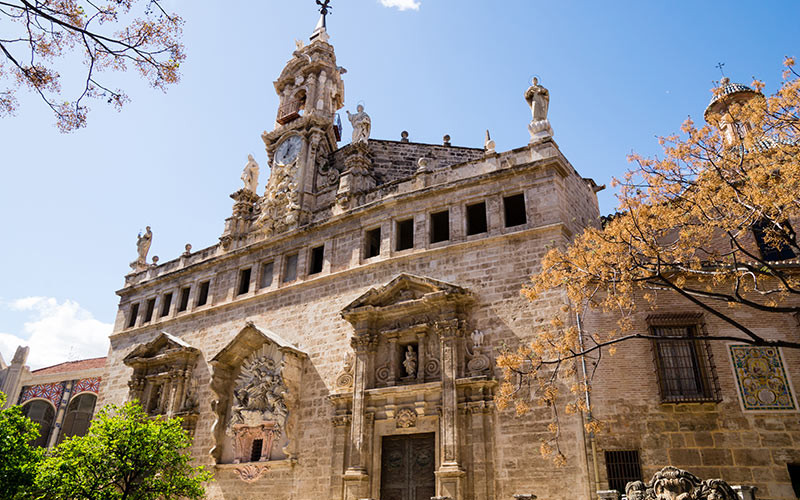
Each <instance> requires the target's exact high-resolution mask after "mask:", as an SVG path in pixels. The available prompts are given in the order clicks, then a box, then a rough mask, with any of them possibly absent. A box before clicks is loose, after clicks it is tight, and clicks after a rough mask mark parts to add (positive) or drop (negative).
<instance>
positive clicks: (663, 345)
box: [651, 325, 719, 403]
mask: <svg viewBox="0 0 800 500" xmlns="http://www.w3.org/2000/svg"><path fill="white" fill-rule="evenodd" d="M651 330H652V333H653V335H656V336H659V337H683V338H682V339H674V338H673V339H664V340H655V341H654V344H653V350H654V352H655V358H656V366H657V368H658V382H659V388H660V390H661V400H662V402H668V403H676V402H694V401H716V400H718V392H719V391H718V390H717V387H716V386H717V383H716V380H715V376H714V375H715V374H714V371H713V363H712V359H711V353H710V350H709V349H708V347H707V345H706V342H705V341H704V340H702V339H700V338H698V334H697V330H698V327H697V325H688V326H686V325H684V326H673V325H670V326H651Z"/></svg>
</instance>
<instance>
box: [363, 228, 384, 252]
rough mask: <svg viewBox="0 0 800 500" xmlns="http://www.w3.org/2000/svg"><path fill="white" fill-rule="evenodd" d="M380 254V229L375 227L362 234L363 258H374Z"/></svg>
mask: <svg viewBox="0 0 800 500" xmlns="http://www.w3.org/2000/svg"><path fill="white" fill-rule="evenodd" d="M380 254H381V228H379V227H376V228H375V229H370V230H369V231H367V232H366V233H364V258H365V259H369V258H370V257H376V256H378V255H380Z"/></svg>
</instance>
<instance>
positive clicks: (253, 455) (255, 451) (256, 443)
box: [250, 439, 264, 462]
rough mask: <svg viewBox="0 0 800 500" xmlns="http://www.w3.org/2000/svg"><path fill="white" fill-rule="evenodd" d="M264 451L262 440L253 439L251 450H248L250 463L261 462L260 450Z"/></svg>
mask: <svg viewBox="0 0 800 500" xmlns="http://www.w3.org/2000/svg"><path fill="white" fill-rule="evenodd" d="M263 449H264V440H263V439H254V440H253V448H251V450H250V461H251V462H259V461H260V460H261V450H263Z"/></svg>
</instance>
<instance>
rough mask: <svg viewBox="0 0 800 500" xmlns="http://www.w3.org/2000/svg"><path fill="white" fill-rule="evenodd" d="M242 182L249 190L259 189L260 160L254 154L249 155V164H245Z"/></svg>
mask: <svg viewBox="0 0 800 500" xmlns="http://www.w3.org/2000/svg"><path fill="white" fill-rule="evenodd" d="M242 182H244V188H245V189H247V190H248V191H252V192H254V193H255V192H256V191H257V190H258V162H256V160H255V158H253V155H247V165H245V166H244V171H243V172H242Z"/></svg>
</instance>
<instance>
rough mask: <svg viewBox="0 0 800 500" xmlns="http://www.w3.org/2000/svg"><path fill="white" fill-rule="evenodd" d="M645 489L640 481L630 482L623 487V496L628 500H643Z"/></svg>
mask: <svg viewBox="0 0 800 500" xmlns="http://www.w3.org/2000/svg"><path fill="white" fill-rule="evenodd" d="M646 493H647V488H646V487H645V485H644V483H643V482H641V481H631V482H630V483H628V484H626V485H625V496H626V497H627V498H628V500H644V499H645V494H646Z"/></svg>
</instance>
